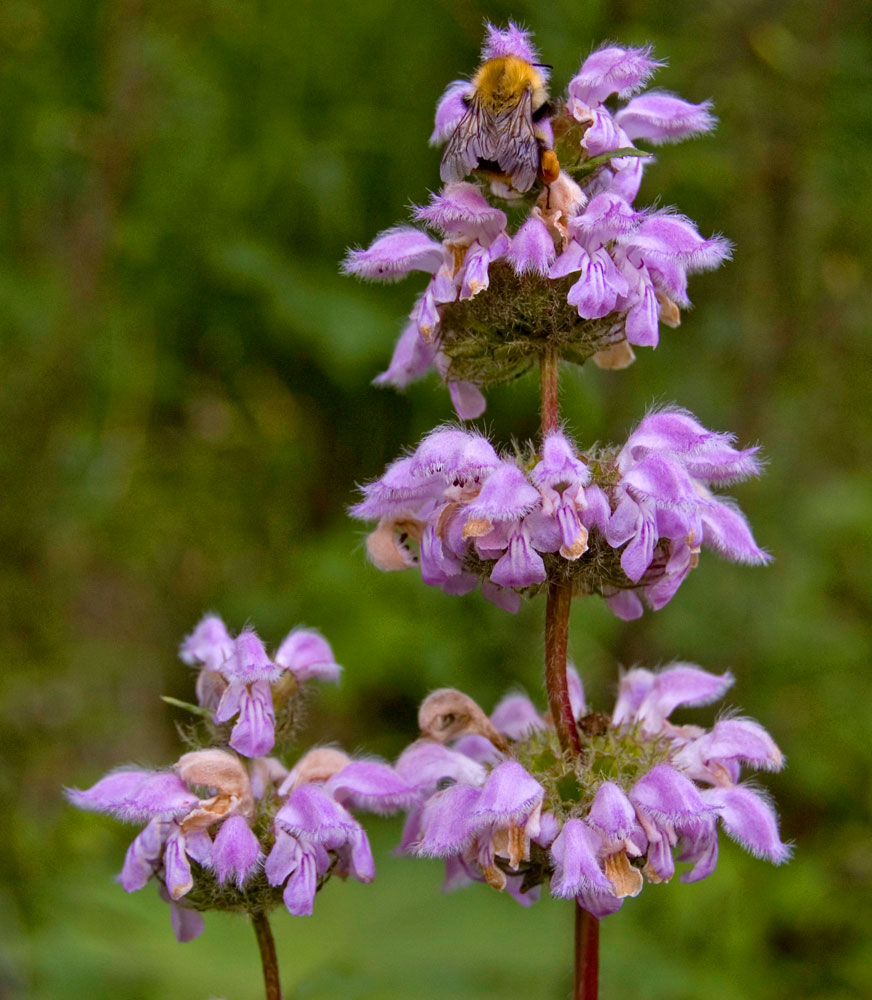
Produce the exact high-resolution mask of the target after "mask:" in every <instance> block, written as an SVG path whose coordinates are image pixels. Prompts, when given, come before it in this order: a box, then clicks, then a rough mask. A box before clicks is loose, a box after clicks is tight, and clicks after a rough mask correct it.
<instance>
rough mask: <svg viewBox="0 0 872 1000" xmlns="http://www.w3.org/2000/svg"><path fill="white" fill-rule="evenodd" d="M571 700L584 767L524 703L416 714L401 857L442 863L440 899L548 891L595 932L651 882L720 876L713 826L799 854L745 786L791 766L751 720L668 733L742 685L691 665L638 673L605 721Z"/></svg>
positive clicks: (449, 696) (579, 694) (575, 683)
mask: <svg viewBox="0 0 872 1000" xmlns="http://www.w3.org/2000/svg"><path fill="white" fill-rule="evenodd" d="M570 682H571V686H570V691H571V695H572V702H573V712H574V714H575V716H576V719H577V725H578V727H579V730H580V732H581V733H582V734H583V736H584V755H583V756H582V757H576V756H572V755H568V754H565V753H563V752H562V751H561V749H560V746H559V744H558V741H557V738H556V734H555V732H554V730H553V729H552V728H551V725H550V723H549V722H548V721H547V720H546V719H545V718H543V717H542V716H541V715H540V713H539V712H538V710H537V709H536V707H535V706H534V705H533V704H532V703H531V702H530V701H529V699H527V698H526V696H524V695H519V694H515V695H511V696H509V697H508V698H506V699H504V700H503V701H502V702H501V703H500V704H499V705H498V706H497V708H496V709H495V710H494V712H493V714H492V715H491V717H490V718H488V717H487V716H486V715H485V713H484V712H483V711H482V709H481V708H479V706H478V705H477V704H476V703H475V702H474V701H472V699H471V698H468V697H467V696H466V695H464V694H461V693H460V692H459V691H454V690H450V689H447V690H441V691H437V692H434V694H432V695H430V696H429V697H428V698H427V699H426V700H425V701H424V703H423V704H422V706H421V711H420V714H419V723H420V727H421V738H420V739H418V740H417V741H416V742H415V743H413V744H412V745H411V746H410V747H408V748H407V749H406V750H405V751H404V752H403V754H402V755H401V756H400V758H399V760H398V761H397V763H396V770H397V773H398V774H399V775H400V776H401V777H402V778H403V779H404V780H405V781H406V782H407V783H408V784H410V785H413V786H414V787H416V788H417V789H418V800H417V803H416V804H415V806H414V808H413V809H412V810H411V811H410V813H409V817H408V820H407V823H406V827H405V830H404V833H403V839H402V844H401V847H402V849H403V850H404V851H405V852H406V853H409V854H414V855H418V856H424V857H440V858H444V859H445V872H446V878H445V887H446V888H454V887H457V886H459V885H463V884H467V883H469V882H471V881H475V882H487V883H488V884H489V885H491V886H493V887H494V888H496V889H500V890H505V891H507V892H509V893H510V894H511V895H512V896H514V897H515V899H517V900H518V901H519V902H521V903H523V904H525V905H526V904H529V903H532V902H535V900H536V899H537V898H538V894H539V886H540V885H542V884H543V883H546V882H547V883H549V885H550V890H551V893H552V895H554V896H560V897H565V898H574V899H576V900H577V902H578V904H579V905H580V906H581V907H582V908H584V909H586V910H588V911H589V912H590V913H592V914H593V915H594V916H596V917H603V916H606V915H607V914H610V913H614V912H615V911H616V910H618V909H619V908H620V907H621V905H622V903H623V901H624V899H625V898H626V897H627V896H636V895H638V894H639V892H640V891H641V890H642V887H643V884H644V882H645V880H647V881H648V882H667V881H669V879H671V878H672V876H673V874H674V872H675V862H676V860H677V861H679V862H685V863H687V864H689V865H690V867H689V868H687V869H686V870H685V871H683V872H682V874H681V881H682V882H696V881H698V880H700V879H702V878H705V877H706V876H707V875H710V874H711V872H712V871H713V870H714V868H715V865H716V863H717V856H718V823H720V825H721V827H723V829H724V830H725V831H726V832H727V834H728V835H729V836H730V837H731V838H732V839H733V840H735V841H737V842H738V843H739V844H740V845H741V846H742V847H744V848H745V850H747V851H749V852H750V853H752V854H754V855H756V856H757V857H762V858H766V859H768V860H769V861H772V862H774V863H775V864H781V863H782V862H784V861H786V860H787V859H788V857H789V855H790V848H789V846H788V845H786V844H784V843H783V842H782V841H781V839H780V836H779V833H778V822H777V818H776V815H775V812H774V810H773V808H772V806H771V804H770V802H769V799H768V797H767V796H766V794H765V793H764V792H762V791H760V789H759V788H757V787H756V786H754V785H751V784H747V783H743V782H741V781H740V771H741V768H742V766H743V765H745V766H749V767H751V768H754V769H758V770H760V769H762V770H770V771H777V770H780V769H781V767H782V766H783V763H784V762H783V758H782V755H781V752H780V751H779V749H778V747H777V746H776V745H775V743H774V742H773V741H772V738H771V737H770V736H769V734H768V733H767V732H766V731H765V730H764V729H763V728H762V726H760V725H759V724H758V723H756V722H753V721H751V720H750V719H743V718H738V717H731V716H726V717H723V718H721V719H720V720H719V721H718V722H716V723H715V725H714V726H713V727H712V728H711V729H710V730H706V729H702V728H700V727H698V726H689V725H684V726H682V725H674V724H673V723H671V722H670V721H669V716H670V714H671V713H672V712H673V711H674V710H675V709H677V708H679V707H681V706H696V705H706V704H709V703H710V702H712V701H715V700H717V699H719V698H721V697H722V696H723V694H724V693H725V691H726V690H727V688H728V687H729V686H730V685H731V684H732V677H731V676H730V675H729V674H724V675H722V676H717V675H714V674H710V673H707V672H706V671H704V670H701V669H700V668H698V667H696V666H693V665H692V664H676V665H674V666H672V667H670V668H668V669H666V670H663V671H660V672H659V673H654V672H651V671H649V670H644V669H634V670H630V671H628V672H627V673H626V674H624V676H623V677H622V679H621V683H620V689H619V693H618V698H617V702H616V705H615V709H614V712H613V714H612V716H611V718H609V717H608V716H606V715H603V714H601V713H598V712H591V711H589V710H588V708H587V706H586V705H585V701H584V694H583V691H582V688H581V682H580V681H579V679H578V676H577V674H575V672H574V671H572V670H571V671H570Z"/></svg>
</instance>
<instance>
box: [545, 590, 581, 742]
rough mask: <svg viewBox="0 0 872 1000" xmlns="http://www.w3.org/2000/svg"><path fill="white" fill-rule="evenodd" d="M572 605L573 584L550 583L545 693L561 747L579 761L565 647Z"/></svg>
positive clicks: (546, 616) (546, 634) (546, 622)
mask: <svg viewBox="0 0 872 1000" xmlns="http://www.w3.org/2000/svg"><path fill="white" fill-rule="evenodd" d="M571 603H572V583H571V582H570V581H569V580H561V581H557V580H552V581H551V583H550V584H549V585H548V597H547V600H546V604H545V689H546V691H547V692H548V707H549V708H550V709H551V718H552V719H553V720H554V726H555V728H556V729H557V738H558V739H559V740H560V746H561V747H562V748H563V749H564V750H569V751H571V752H572V753H573V754H576V755H577V756H579V757H580V756H581V753H582V751H581V740H580V739H579V737H578V726H577V725H576V724H575V715H574V714H573V711H572V702H571V701H570V700H569V684H568V682H567V680H566V645H567V641H568V639H569V609H570V606H571Z"/></svg>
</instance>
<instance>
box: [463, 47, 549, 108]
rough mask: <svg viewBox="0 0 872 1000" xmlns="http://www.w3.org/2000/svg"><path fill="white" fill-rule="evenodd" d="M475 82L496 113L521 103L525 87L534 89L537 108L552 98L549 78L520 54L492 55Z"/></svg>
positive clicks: (480, 93)
mask: <svg viewBox="0 0 872 1000" xmlns="http://www.w3.org/2000/svg"><path fill="white" fill-rule="evenodd" d="M472 85H473V86H474V87H475V89H476V92H477V94H478V96H479V100H480V101H481V103H482V105H483V106H484V108H485V110H486V111H489V112H490V113H491V114H492V115H497V114H500V113H501V112H503V111H507V110H509V109H511V108H514V107H517V106H518V104H519V102H520V100H521V98H522V97H523V95H524V91H525V90H530V91H532V94H533V110H534V111H535V110H536V109H537V108H539V107H541V106H542V105H543V104H544V103H545V101H546V100H547V99H548V92H547V91H546V89H545V81H544V80H543V79H542V77H541V75H540V74H539V72H538V70H537V69H536V67H535V66H533V65H531V64H530V63H528V62H527V61H526V60H524V59H519V58H518V57H517V56H500V57H499V58H497V59H488V61H487V62H486V63H485V64H484V65H483V66H482V67H481V68H480V69H479V71H478V72H477V73H476V74H475V76H474V77H473V78H472Z"/></svg>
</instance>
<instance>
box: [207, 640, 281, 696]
mask: <svg viewBox="0 0 872 1000" xmlns="http://www.w3.org/2000/svg"><path fill="white" fill-rule="evenodd" d="M221 673H222V674H223V676H224V677H226V678H227V680H229V681H238V682H241V683H244V684H249V683H252V682H254V681H274V680H277V679H278V676H279V669H278V667H277V666H276V665H275V664H274V663H273V662H272V660H270V658H269V657H268V656H267V655H266V649H265V648H264V645H263V643H262V642H261V641H260V639H259V638H258V637H257V635H256V634H255V633H254V632H253V631H252V630H251V629H245V630H244V631H242V632H240V633H239V635H238V636H237V637H236V640H235V642H234V643H233V655H232V656H231V657H230V658H229V659H228V660H227V662H226V663H224V664H223V666H222V667H221Z"/></svg>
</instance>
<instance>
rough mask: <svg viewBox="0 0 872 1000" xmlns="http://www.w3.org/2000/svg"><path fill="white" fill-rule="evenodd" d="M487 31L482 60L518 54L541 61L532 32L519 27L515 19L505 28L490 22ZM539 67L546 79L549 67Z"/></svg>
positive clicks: (525, 58)
mask: <svg viewBox="0 0 872 1000" xmlns="http://www.w3.org/2000/svg"><path fill="white" fill-rule="evenodd" d="M485 31H486V34H485V40H484V45H483V46H482V49H481V59H482V62H487V60H488V59H499V58H501V57H504V56H516V57H517V58H518V59H523V60H524V61H525V62H529V63H538V62H539V53H538V52H537V51H536V49H535V47H534V46H533V42H532V38H531V33H530V32H529V31H524V30H523V29H522V28H519V27H518V26H517V25H516V24H515V23H514V21H509V23H508V26H507V27H505V28H497V27H496V26H495V25H493V24H490V23H488V24H487V25H486V28H485ZM537 69H538V71H539V74H540V75H541V76H542V77H543V78H544V79H547V78H548V69H547V67H545V66H541V65H537Z"/></svg>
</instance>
